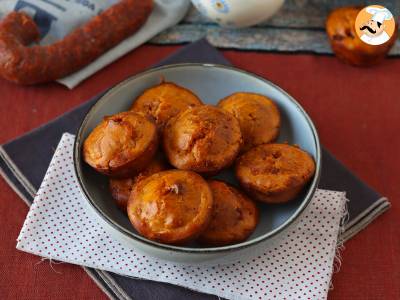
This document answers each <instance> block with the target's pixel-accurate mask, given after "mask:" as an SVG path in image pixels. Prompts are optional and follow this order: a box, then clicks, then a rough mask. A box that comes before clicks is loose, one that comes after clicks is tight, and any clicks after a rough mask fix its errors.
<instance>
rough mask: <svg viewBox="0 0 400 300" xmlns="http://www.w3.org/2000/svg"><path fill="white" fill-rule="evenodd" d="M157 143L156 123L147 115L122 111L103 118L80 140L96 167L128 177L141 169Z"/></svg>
mask: <svg viewBox="0 0 400 300" xmlns="http://www.w3.org/2000/svg"><path fill="white" fill-rule="evenodd" d="M157 146H158V137H157V130H156V126H155V124H154V123H153V122H151V121H150V120H148V119H147V118H146V117H144V116H141V115H139V114H136V113H133V112H122V113H119V114H116V115H113V116H110V117H105V118H104V120H103V121H102V122H101V123H100V124H99V125H98V126H97V127H96V128H95V129H93V131H92V132H91V133H90V135H89V136H88V138H87V139H86V140H85V142H84V144H83V158H84V160H85V161H86V162H87V163H88V164H89V165H90V166H92V167H93V168H94V169H96V170H97V171H99V172H101V173H103V174H105V175H109V176H115V177H127V176H130V175H131V174H134V173H136V172H139V171H141V170H142V169H143V168H144V167H145V166H146V165H147V164H148V163H149V162H150V161H151V159H152V158H153V156H154V154H155V152H156V150H157Z"/></svg>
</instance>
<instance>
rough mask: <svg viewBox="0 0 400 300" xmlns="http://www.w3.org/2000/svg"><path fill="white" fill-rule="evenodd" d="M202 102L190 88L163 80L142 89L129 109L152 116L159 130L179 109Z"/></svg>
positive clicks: (182, 109)
mask: <svg viewBox="0 0 400 300" xmlns="http://www.w3.org/2000/svg"><path fill="white" fill-rule="evenodd" d="M202 104H203V103H202V102H201V100H200V99H199V98H198V97H197V96H196V95H195V94H194V93H193V92H191V91H190V90H188V89H186V88H183V87H181V86H179V85H176V84H174V83H171V82H163V83H161V84H159V85H156V86H154V87H151V88H149V89H147V90H146V91H144V93H143V94H141V95H140V96H139V97H138V98H137V99H136V100H135V101H134V102H133V104H132V107H131V110H132V111H135V112H139V113H143V114H146V115H149V116H151V117H152V118H154V120H155V122H156V124H157V127H158V129H159V130H162V129H163V128H164V126H165V124H166V123H167V122H168V120H169V119H170V118H172V117H174V116H176V115H177V114H178V113H180V112H181V111H184V110H186V109H188V108H190V107H194V106H199V105H202Z"/></svg>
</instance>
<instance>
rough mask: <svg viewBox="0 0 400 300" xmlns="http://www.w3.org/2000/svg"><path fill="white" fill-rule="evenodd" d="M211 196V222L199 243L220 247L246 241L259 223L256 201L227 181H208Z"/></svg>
mask: <svg viewBox="0 0 400 300" xmlns="http://www.w3.org/2000/svg"><path fill="white" fill-rule="evenodd" d="M208 185H209V186H210V188H211V192H212V194H213V198H214V205H213V211H212V215H211V221H210V224H209V225H208V226H207V228H206V230H205V231H203V233H202V234H201V235H200V237H199V241H200V242H201V243H202V244H207V245H213V246H223V245H229V244H235V243H240V242H242V241H244V240H246V239H247V238H248V237H249V236H250V235H251V234H252V233H253V231H254V229H255V228H256V226H257V223H258V215H259V213H258V208H257V206H256V205H255V203H254V202H253V201H252V200H250V199H249V198H248V197H247V196H245V195H244V194H243V193H241V192H240V191H239V190H237V189H235V188H234V187H232V186H230V185H229V184H227V183H225V182H222V181H218V180H209V181H208Z"/></svg>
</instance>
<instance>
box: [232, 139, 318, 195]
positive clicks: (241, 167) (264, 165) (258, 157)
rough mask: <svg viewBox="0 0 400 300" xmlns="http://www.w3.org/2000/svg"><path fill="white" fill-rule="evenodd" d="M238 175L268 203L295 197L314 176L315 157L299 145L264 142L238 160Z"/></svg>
mask: <svg viewBox="0 0 400 300" xmlns="http://www.w3.org/2000/svg"><path fill="white" fill-rule="evenodd" d="M235 172H236V177H237V179H238V180H239V182H240V184H241V185H242V186H243V187H244V188H245V189H246V190H247V191H248V192H249V194H250V195H251V196H253V197H254V198H255V199H257V200H259V201H262V202H266V203H283V202H288V201H290V200H293V199H294V198H295V197H296V196H297V195H298V194H299V193H300V191H301V190H302V188H303V187H304V186H305V185H306V183H307V182H308V181H309V180H310V179H311V178H312V177H313V175H314V173H315V163H314V160H313V158H312V157H311V156H310V155H309V154H308V153H307V152H305V151H303V150H301V149H300V148H298V147H296V146H290V145H287V144H264V145H260V146H257V147H255V148H253V149H251V150H249V151H248V152H246V153H245V154H243V155H242V156H241V157H240V158H239V159H238V160H237V162H236V169H235Z"/></svg>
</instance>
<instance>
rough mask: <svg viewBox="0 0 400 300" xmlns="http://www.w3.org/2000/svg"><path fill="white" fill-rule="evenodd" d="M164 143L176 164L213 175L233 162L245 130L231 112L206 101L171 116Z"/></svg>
mask: <svg viewBox="0 0 400 300" xmlns="http://www.w3.org/2000/svg"><path fill="white" fill-rule="evenodd" d="M163 144H164V150H165V153H166V155H167V157H168V160H169V162H170V163H171V164H172V165H173V166H175V167H176V168H178V169H182V170H191V171H195V172H198V173H204V174H209V175H210V174H215V173H216V172H218V171H219V170H221V169H223V168H226V167H228V166H229V165H231V164H232V162H233V161H234V159H235V158H236V156H237V154H238V153H239V150H240V147H241V145H242V134H241V132H240V126H239V121H238V120H237V119H236V118H235V117H234V116H233V115H232V114H230V113H228V112H226V111H224V110H222V109H220V108H217V107H214V106H211V105H203V106H198V107H195V108H192V109H188V110H186V111H184V112H182V113H180V114H179V115H177V116H176V117H175V118H172V119H171V120H170V121H169V122H168V123H167V126H166V127H165V130H164V136H163Z"/></svg>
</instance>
